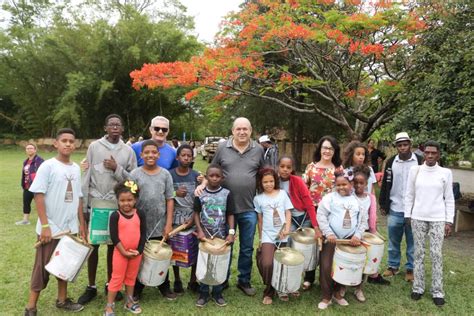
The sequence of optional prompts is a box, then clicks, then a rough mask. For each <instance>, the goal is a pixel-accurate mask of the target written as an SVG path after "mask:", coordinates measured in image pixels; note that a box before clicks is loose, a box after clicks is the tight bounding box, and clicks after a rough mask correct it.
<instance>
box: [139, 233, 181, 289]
mask: <svg viewBox="0 0 474 316" xmlns="http://www.w3.org/2000/svg"><path fill="white" fill-rule="evenodd" d="M172 255H173V251H172V250H171V247H170V246H168V245H167V244H166V243H161V241H159V240H149V241H147V243H146V244H145V249H144V251H143V259H142V263H141V266H140V272H138V280H140V282H141V283H142V284H144V285H147V286H158V285H161V284H162V283H163V282H165V279H166V275H167V274H168V268H169V266H170V262H171V256H172Z"/></svg>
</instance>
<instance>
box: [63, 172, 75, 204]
mask: <svg viewBox="0 0 474 316" xmlns="http://www.w3.org/2000/svg"><path fill="white" fill-rule="evenodd" d="M65 178H66V180H67V188H66V195H65V196H64V202H65V203H72V200H73V198H74V194H73V191H72V181H74V180H75V177H74V175H73V174H70V175H67V176H65Z"/></svg>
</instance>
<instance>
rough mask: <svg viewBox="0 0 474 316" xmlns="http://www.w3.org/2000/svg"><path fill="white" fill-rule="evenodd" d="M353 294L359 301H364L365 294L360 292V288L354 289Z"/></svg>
mask: <svg viewBox="0 0 474 316" xmlns="http://www.w3.org/2000/svg"><path fill="white" fill-rule="evenodd" d="M354 296H355V297H356V299H357V300H358V301H359V302H361V303H364V302H365V295H364V292H362V290H355V291H354Z"/></svg>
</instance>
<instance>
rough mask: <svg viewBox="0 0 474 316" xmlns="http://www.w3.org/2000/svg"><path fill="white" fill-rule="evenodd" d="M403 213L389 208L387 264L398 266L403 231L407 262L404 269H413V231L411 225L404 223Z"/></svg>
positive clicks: (395, 267)
mask: <svg viewBox="0 0 474 316" xmlns="http://www.w3.org/2000/svg"><path fill="white" fill-rule="evenodd" d="M404 216H405V214H404V213H403V212H394V211H392V210H390V213H389V215H388V221H387V226H388V266H389V267H391V268H394V269H398V268H399V267H400V259H401V255H402V252H401V249H400V244H401V242H402V238H403V233H405V239H406V243H407V249H406V256H407V263H406V264H405V269H406V270H412V271H413V253H414V249H415V248H414V243H413V233H412V231H411V226H410V225H406V224H405V217H404Z"/></svg>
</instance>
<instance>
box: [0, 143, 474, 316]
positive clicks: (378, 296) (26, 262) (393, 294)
mask: <svg viewBox="0 0 474 316" xmlns="http://www.w3.org/2000/svg"><path fill="white" fill-rule="evenodd" d="M40 155H41V156H43V157H44V158H50V157H52V156H54V153H46V152H40ZM84 156H85V153H84V152H77V153H75V154H74V156H73V160H74V161H75V162H79V161H80V160H81V159H82V158H83V157H84ZM23 159H24V154H23V150H21V149H18V148H15V147H0V188H1V190H0V225H1V226H0V227H1V230H0V243H1V245H2V246H1V249H2V255H1V258H0V267H1V269H2V273H1V275H0V304H1V305H0V306H1V308H0V314H2V315H19V314H20V313H21V312H22V311H23V309H24V306H25V304H26V300H27V297H28V291H29V290H28V289H29V282H30V274H31V268H32V265H33V260H34V249H33V244H34V242H35V232H34V227H35V226H34V225H29V226H15V224H14V223H15V221H17V220H19V219H21V216H22V215H21V214H22V210H21V209H22V206H21V204H22V202H21V195H22V190H21V187H20V175H21V163H22V161H23ZM205 168H206V165H205V162H204V161H202V160H201V159H200V157H199V158H198V159H197V164H196V169H198V170H200V171H205ZM36 218H37V217H36V212H35V211H33V212H32V222H33V223H35V222H36ZM380 231H381V233H382V234H383V235H386V230H385V227H381V228H380ZM236 246H238V245H236ZM104 249H105V248H104V247H101V255H100V262H99V272H98V282H97V283H98V285H99V286H100V289H101V291H100V294H99V296H98V298H97V299H96V300H94V301H93V302H91V303H90V304H89V305H87V306H86V308H85V309H84V311H83V312H81V315H99V314H101V313H102V310H103V307H104V305H105V297H104V294H103V292H102V290H103V285H104V283H105V253H104ZM236 253H237V251H234V258H233V264H232V271H233V273H232V278H231V286H230V288H229V289H228V290H226V291H225V292H224V296H225V298H226V300H227V302H228V306H227V307H224V308H219V307H217V306H216V305H215V304H213V303H212V302H210V303H209V304H208V306H206V307H205V308H204V309H202V310H201V309H197V308H196V307H195V306H194V302H195V299H196V295H195V294H192V293H189V292H186V293H185V294H184V295H183V296H180V297H179V298H178V300H176V301H174V302H168V301H166V300H164V299H163V298H162V297H161V296H160V294H159V292H158V290H157V289H155V288H146V289H145V291H144V296H143V298H142V301H141V305H142V308H143V310H144V313H143V315H165V314H176V315H189V314H198V313H199V314H202V313H204V314H252V315H257V314H260V315H275V314H279V315H290V314H291V315H304V314H312V313H315V312H319V311H318V310H317V307H316V305H317V303H318V302H319V300H320V296H321V291H320V289H319V288H318V286H315V287H313V289H312V290H310V291H309V292H304V293H302V295H301V297H300V298H297V299H291V300H290V302H289V303H283V302H279V301H278V299H276V300H275V302H274V304H273V305H272V306H263V305H262V304H261V299H262V291H263V284H262V281H261V278H260V276H259V274H258V271H257V269H256V267H255V266H254V269H253V273H252V284H253V285H254V286H255V287H256V288H257V291H258V293H257V295H256V296H255V297H246V296H244V295H243V294H242V293H241V292H240V290H238V289H237V288H236V287H235V282H236V277H237V273H236V262H237V260H236V259H237V258H236ZM459 253H462V251H458V252H455V251H454V249H449V248H448V247H445V249H444V254H445V260H444V285H445V291H446V301H447V304H446V305H445V306H444V307H443V308H441V309H440V308H437V307H435V306H434V304H433V303H432V301H431V299H430V295H429V283H427V285H428V286H427V293H426V295H424V297H423V298H422V300H421V301H418V302H414V301H412V300H411V299H410V298H409V294H410V290H411V286H410V284H408V283H406V282H405V281H404V280H403V275H398V276H396V277H395V278H394V279H392V284H391V285H390V286H377V285H372V284H367V285H366V286H365V288H364V290H365V293H366V297H367V302H366V303H363V304H362V303H358V302H357V301H356V300H355V298H354V297H353V295H352V290H349V291H348V294H347V296H346V297H347V298H348V301H349V304H350V306H348V307H339V306H331V307H330V308H329V309H328V310H327V311H326V312H324V313H326V314H335V315H345V314H359V315H360V314H362V315H376V314H377V315H385V314H398V315H406V314H413V315H415V314H423V315H435V314H448V315H453V314H456V315H467V314H473V313H474V312H473V311H474V296H473V294H472V293H474V282H472V280H474V268H473V267H474V266H473V260H472V258H473V256H472V255H470V256H460V255H456V254H459ZM428 261H429V260H428ZM383 267H385V262H384V263H383ZM427 269H428V270H427V275H428V276H427V281H428V282H430V275H431V274H430V269H431V267H430V265H429V264H428V265H427ZM183 270H184V273H183V275H184V278H183V280H184V281H185V282H187V280H188V278H189V270H186V269H183ZM171 280H173V277H171ZM86 284H87V272H86V270H83V271H81V274H80V276H79V278H78V280H77V281H76V282H75V283H72V284H70V286H69V295H70V296H71V297H73V298H74V299H77V298H78V297H79V296H80V295H81V293H82V291H83V290H84V288H85V286H86ZM55 298H56V281H55V280H54V278H53V279H51V282H50V284H49V286H48V288H47V289H46V290H44V291H43V292H42V294H41V297H40V300H39V305H38V310H39V312H40V314H41V315H58V314H62V313H60V312H58V310H57V309H56V308H55V307H54V301H55ZM120 306H121V304H118V307H117V308H116V310H117V311H118V315H125V314H126V312H125V311H124V310H123V309H122V308H121V307H120Z"/></svg>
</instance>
